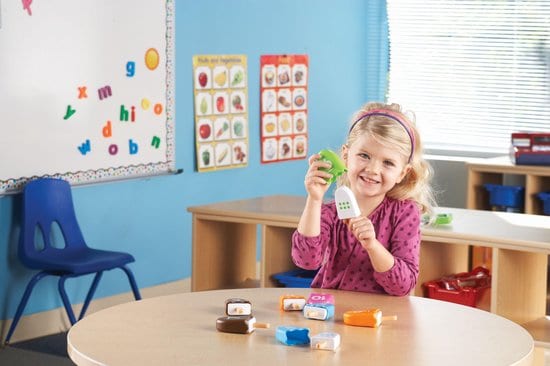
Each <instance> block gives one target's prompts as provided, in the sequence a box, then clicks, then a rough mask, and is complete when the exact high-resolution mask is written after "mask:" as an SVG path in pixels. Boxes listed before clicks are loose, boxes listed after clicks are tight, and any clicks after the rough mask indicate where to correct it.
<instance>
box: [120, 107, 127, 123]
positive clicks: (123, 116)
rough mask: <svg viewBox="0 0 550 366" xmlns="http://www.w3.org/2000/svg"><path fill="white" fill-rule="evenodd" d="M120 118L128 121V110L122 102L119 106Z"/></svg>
mask: <svg viewBox="0 0 550 366" xmlns="http://www.w3.org/2000/svg"><path fill="white" fill-rule="evenodd" d="M120 120H121V121H128V110H127V109H126V108H124V104H122V105H121V106H120Z"/></svg>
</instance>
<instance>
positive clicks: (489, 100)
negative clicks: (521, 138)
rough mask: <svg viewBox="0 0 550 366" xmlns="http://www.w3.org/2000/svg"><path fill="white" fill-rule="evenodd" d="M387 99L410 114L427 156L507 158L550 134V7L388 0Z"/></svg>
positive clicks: (496, 0) (500, 1)
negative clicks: (516, 143) (530, 136)
mask: <svg viewBox="0 0 550 366" xmlns="http://www.w3.org/2000/svg"><path fill="white" fill-rule="evenodd" d="M387 6H388V22H389V43H390V45H389V48H390V59H389V84H388V95H387V97H388V100H389V101H393V102H396V103H399V104H402V105H403V106H404V107H406V108H408V109H411V110H412V111H414V112H415V114H416V121H417V124H418V126H419V128H420V130H421V133H422V137H423V141H424V144H425V148H426V150H428V151H431V152H434V151H439V152H442V151H446V152H450V153H451V154H453V155H462V154H464V153H468V154H472V153H474V154H475V153H478V155H480V156H481V154H483V153H485V154H495V153H496V154H501V155H502V154H505V153H507V152H508V151H509V148H510V134H511V133H512V132H519V131H544V132H550V92H549V89H550V88H549V84H550V67H549V64H550V41H549V32H550V28H549V26H548V25H549V24H550V2H549V1H534V0H526V1H513V0H512V1H510V0H491V1H488V0H440V1H435V0H409V1H399V0H387Z"/></svg>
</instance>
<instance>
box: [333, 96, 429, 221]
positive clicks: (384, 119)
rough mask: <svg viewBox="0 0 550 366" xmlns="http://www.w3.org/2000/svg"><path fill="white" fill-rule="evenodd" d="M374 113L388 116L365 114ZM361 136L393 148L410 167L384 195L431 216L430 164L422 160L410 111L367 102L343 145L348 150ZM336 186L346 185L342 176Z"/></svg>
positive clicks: (417, 136)
mask: <svg viewBox="0 0 550 366" xmlns="http://www.w3.org/2000/svg"><path fill="white" fill-rule="evenodd" d="M374 110H377V111H380V110H382V111H387V112H388V114H389V115H390V116H386V115H384V113H375V114H373V115H368V113H369V111H374ZM365 114H367V116H365ZM392 116H395V118H394V117H392ZM398 120H399V122H398ZM364 134H368V135H370V136H371V137H372V138H374V139H375V140H376V141H378V142H379V143H380V144H382V145H384V146H391V147H394V148H396V149H397V151H398V152H399V153H400V154H401V155H403V157H404V159H405V161H408V164H409V165H410V167H411V168H410V170H409V172H408V173H407V174H406V175H405V177H404V178H403V180H402V181H401V182H400V183H398V184H396V185H395V186H394V187H393V188H392V189H391V190H390V191H389V192H388V193H387V196H388V197H390V198H393V199H397V200H405V199H410V200H413V201H415V202H416V203H417V204H418V205H419V208H420V211H421V212H422V213H431V211H432V207H433V206H435V199H434V195H433V191H432V188H431V186H430V182H431V179H432V176H433V170H432V167H431V166H430V164H429V163H428V162H427V161H426V160H424V157H423V152H422V141H421V139H420V135H419V133H418V130H417V128H416V126H415V124H414V114H412V112H408V113H407V114H405V113H404V112H403V111H402V110H401V106H400V105H399V104H395V103H392V104H384V103H376V102H371V103H367V104H365V105H364V106H363V107H361V109H360V110H359V111H358V112H357V113H355V115H354V116H353V118H352V125H351V129H350V131H349V134H348V138H347V141H346V144H345V145H344V146H347V147H348V148H349V147H350V146H351V145H352V144H353V143H354V142H355V141H356V140H357V138H358V137H359V136H362V135H364ZM344 146H343V147H342V149H343V148H344ZM342 152H343V151H342ZM338 185H349V180H348V177H347V174H346V173H345V174H343V175H342V176H341V177H340V179H339V180H338Z"/></svg>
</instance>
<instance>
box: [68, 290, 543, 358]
mask: <svg viewBox="0 0 550 366" xmlns="http://www.w3.org/2000/svg"><path fill="white" fill-rule="evenodd" d="M312 292H317V293H320V292H322V293H330V294H333V296H334V298H335V303H336V312H335V316H334V318H332V319H330V320H327V321H320V320H311V319H306V318H305V317H304V316H303V314H302V313H301V312H284V311H280V310H279V298H280V296H281V295H285V294H296V295H303V296H305V297H306V298H307V296H309V294H310V293H312ZM235 297H239V298H244V299H246V300H249V301H250V302H251V303H252V310H253V315H254V316H255V317H256V319H257V321H258V322H262V323H265V322H267V323H270V325H271V327H270V328H269V329H258V330H256V331H254V332H252V333H250V334H232V333H222V332H218V331H217V330H216V319H217V318H218V317H220V316H224V315H225V300H226V299H229V298H235ZM367 308H379V309H381V310H382V312H383V315H397V320H393V321H387V322H385V323H383V324H382V326H381V327H379V328H364V327H354V326H349V325H345V324H344V323H343V321H342V318H343V313H344V312H345V311H348V310H363V309H367ZM280 325H290V326H299V327H307V328H309V329H310V333H309V334H310V336H312V335H315V334H318V333H321V332H336V333H339V334H340V336H341V345H340V347H339V348H338V349H337V350H335V351H326V350H312V349H310V348H309V347H306V346H286V345H284V344H282V343H280V342H278V341H277V340H276V339H275V331H276V328H277V326H280ZM67 348H68V353H69V356H70V358H71V359H72V360H73V361H74V362H75V363H76V364H77V365H163V366H168V365H186V366H187V365H227V364H231V365H235V366H237V365H277V366H281V365H335V364H341V365H360V364H361V365H385V366H391V365H407V366H413V365H419V366H420V365H422V366H430V365H438V366H439V365H446V366H450V365H484V366H490V365H498V366H502V365H530V364H531V363H532V361H533V349H534V342H533V339H532V337H531V336H530V335H529V333H528V332H527V331H526V330H524V329H523V328H522V327H520V326H519V325H517V324H515V323H513V322H512V321H509V320H507V319H505V318H503V317H500V316H497V315H494V314H492V313H489V312H486V311H482V310H479V309H475V308H470V307H466V306H462V305H456V304H453V303H448V302H443V301H437V300H431V299H426V298H421V297H415V296H406V297H393V296H385V295H375V294H366V293H360V292H348V291H335V290H320V289H295V288H292V289H291V288H254V289H233V290H217V291H204V292H190V293H182V294H177V295H169V296H161V297H156V298H150V299H145V300H141V301H135V302H129V303H126V304H122V305H118V306H114V307H112V308H109V309H105V310H102V311H99V312H97V313H94V314H91V315H88V316H87V317H85V318H84V319H82V320H80V321H79V322H78V323H76V324H75V325H74V326H73V327H72V328H71V329H70V331H69V333H68V336H67Z"/></svg>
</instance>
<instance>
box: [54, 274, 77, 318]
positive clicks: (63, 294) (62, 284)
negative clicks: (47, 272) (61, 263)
mask: <svg viewBox="0 0 550 366" xmlns="http://www.w3.org/2000/svg"><path fill="white" fill-rule="evenodd" d="M70 277H73V276H70V275H63V276H60V277H59V281H58V282H57V289H58V290H59V295H61V300H63V306H65V311H66V312H67V316H68V317H69V321H70V322H71V325H74V324H75V323H76V319H75V317H74V312H73V308H72V306H71V302H70V301H69V298H68V297H67V293H66V292H65V280H66V279H67V278H70Z"/></svg>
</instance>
